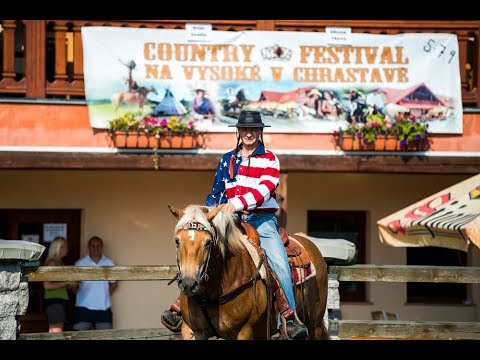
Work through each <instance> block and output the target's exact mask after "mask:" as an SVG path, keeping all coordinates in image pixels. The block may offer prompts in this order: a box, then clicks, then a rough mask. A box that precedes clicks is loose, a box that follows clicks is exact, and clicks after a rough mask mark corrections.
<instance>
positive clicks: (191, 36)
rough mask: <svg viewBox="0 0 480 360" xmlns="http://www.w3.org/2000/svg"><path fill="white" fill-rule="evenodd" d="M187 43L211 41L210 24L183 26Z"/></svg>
mask: <svg viewBox="0 0 480 360" xmlns="http://www.w3.org/2000/svg"><path fill="white" fill-rule="evenodd" d="M185 30H187V41H188V42H209V41H211V40H212V24H185Z"/></svg>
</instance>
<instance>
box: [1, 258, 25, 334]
mask: <svg viewBox="0 0 480 360" xmlns="http://www.w3.org/2000/svg"><path fill="white" fill-rule="evenodd" d="M20 279H21V266H20V263H12V264H8V263H1V262H0V340H15V339H16V338H17V336H18V333H19V331H20V327H19V321H18V315H23V314H25V312H26V311H27V306H28V283H26V282H22V281H20Z"/></svg>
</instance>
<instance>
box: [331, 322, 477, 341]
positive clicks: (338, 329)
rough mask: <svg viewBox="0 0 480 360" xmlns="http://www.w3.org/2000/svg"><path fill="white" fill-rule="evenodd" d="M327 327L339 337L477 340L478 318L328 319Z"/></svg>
mask: <svg viewBox="0 0 480 360" xmlns="http://www.w3.org/2000/svg"><path fill="white" fill-rule="evenodd" d="M329 331H330V332H331V333H332V334H334V335H336V336H338V337H339V338H341V339H347V338H384V339H416V340H420V339H429V340H440V339H445V340H446V339H450V340H452V339H471V340H480V323H478V322H437V321H397V320H395V321H383V320H382V321H378V320H371V321H363V320H331V321H330V323H329Z"/></svg>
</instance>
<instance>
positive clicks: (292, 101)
mask: <svg viewBox="0 0 480 360" xmlns="http://www.w3.org/2000/svg"><path fill="white" fill-rule="evenodd" d="M346 35H348V36H343V38H345V39H346V40H344V41H343V42H340V43H338V42H336V43H332V40H331V39H332V36H331V34H326V33H317V32H315V33H313V32H312V33H310V32H284V31H282V32H274V31H242V32H232V31H211V33H210V32H209V33H208V36H204V37H203V38H204V40H202V39H200V40H199V38H198V37H197V38H195V39H192V34H191V31H187V30H164V29H132V28H115V27H84V28H82V39H83V52H84V73H85V97H86V100H87V104H88V111H89V118H90V123H91V126H92V127H94V128H108V121H109V120H111V119H113V118H117V117H119V116H120V115H121V114H123V113H125V112H127V111H130V112H137V111H141V113H142V114H143V116H145V117H155V118H158V119H161V118H164V117H168V116H177V117H182V118H188V119H190V118H193V119H194V121H195V125H196V127H197V128H199V129H201V130H206V131H215V132H219V131H220V132H229V131H235V129H234V128H229V127H228V126H227V125H230V124H234V123H236V119H237V118H238V115H239V113H240V111H241V110H258V111H260V112H261V113H262V118H263V120H264V122H265V123H267V124H269V125H272V127H271V128H268V131H271V132H282V133H331V132H332V131H333V130H336V129H338V127H339V126H341V125H346V124H347V123H348V122H352V121H359V122H367V121H370V120H369V119H371V118H370V117H369V115H374V114H378V113H380V114H381V116H383V117H384V118H385V119H387V120H389V119H392V120H393V119H394V118H396V117H399V116H405V115H407V116H415V117H416V119H417V120H418V121H422V122H427V123H428V124H429V131H430V132H431V133H461V132H462V99H461V83H460V74H459V70H460V69H459V60H458V42H457V37H456V35H455V34H427V33H416V34H399V35H372V34H357V33H349V34H346ZM347 43H348V44H347Z"/></svg>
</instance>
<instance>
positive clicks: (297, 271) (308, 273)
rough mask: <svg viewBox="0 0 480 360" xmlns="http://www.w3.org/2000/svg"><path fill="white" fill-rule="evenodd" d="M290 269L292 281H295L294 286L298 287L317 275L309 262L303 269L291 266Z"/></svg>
mask: <svg viewBox="0 0 480 360" xmlns="http://www.w3.org/2000/svg"><path fill="white" fill-rule="evenodd" d="M290 269H292V275H293V279H294V280H295V285H300V284H301V283H304V282H305V281H307V280H308V279H310V278H312V277H314V276H315V275H316V273H317V270H316V269H315V266H314V265H313V263H312V262H310V263H309V264H308V265H307V266H305V267H296V266H291V267H290Z"/></svg>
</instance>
